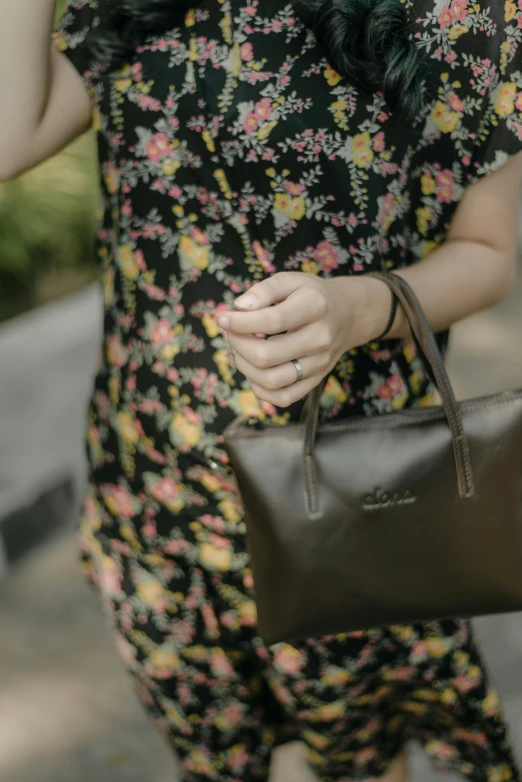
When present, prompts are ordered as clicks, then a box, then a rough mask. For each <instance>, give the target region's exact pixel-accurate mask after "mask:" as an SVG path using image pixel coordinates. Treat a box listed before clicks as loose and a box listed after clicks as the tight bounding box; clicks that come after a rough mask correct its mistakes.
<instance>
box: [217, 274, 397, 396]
mask: <svg viewBox="0 0 522 782" xmlns="http://www.w3.org/2000/svg"><path fill="white" fill-rule="evenodd" d="M370 301H371V306H369V303H370ZM235 304H236V307H237V308H238V309H239V310H240V311H239V312H230V313H227V315H223V316H222V317H221V318H220V319H219V325H220V326H221V327H222V328H223V329H224V330H225V331H226V332H227V335H228V340H229V342H230V345H231V347H232V349H233V351H234V355H235V360H236V366H237V368H238V370H239V371H240V372H242V373H243V374H244V375H245V376H246V378H247V379H248V380H249V381H250V384H251V387H252V390H253V391H254V393H255V394H256V396H258V397H259V398H260V399H262V400H264V401H266V402H271V403H272V404H274V405H276V407H288V406H289V405H291V404H293V403H294V402H296V401H297V400H298V399H301V398H302V397H304V396H305V395H306V394H307V393H308V392H309V391H311V390H312V388H315V386H317V385H318V384H319V383H320V382H321V380H322V378H323V377H324V376H325V375H327V374H328V373H329V372H330V371H331V370H332V369H333V367H334V366H335V365H336V364H337V362H338V361H339V359H340V357H341V356H342V355H343V353H346V351H347V350H351V349H353V348H355V347H358V346H359V345H363V344H365V343H366V342H369V341H371V340H372V339H374V338H375V337H376V336H377V335H378V334H379V333H380V332H381V331H382V330H383V328H384V327H385V325H386V319H387V317H388V315H389V306H390V293H389V291H388V289H387V287H386V285H384V283H382V282H380V281H378V280H374V279H372V278H365V277H357V276H355V277H342V278H339V277H337V278H335V279H329V280H324V279H321V278H320V277H316V276H315V275H313V274H304V273H302V272H281V273H279V274H275V275H274V276H273V277H270V278H268V279H266V280H263V281H262V282H259V283H257V284H256V285H254V286H253V287H252V288H251V289H250V290H249V291H248V293H246V294H244V295H243V296H240V297H239V298H238V299H236V302H235ZM260 335H262V336H265V335H266V337H267V338H266V339H263V338H262V337H261V336H260ZM294 360H298V361H299V363H300V364H301V367H302V374H303V379H302V380H300V381H298V382H296V381H297V369H296V367H295V365H294V364H293V361H294Z"/></svg>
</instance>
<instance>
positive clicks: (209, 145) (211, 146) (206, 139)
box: [201, 128, 216, 152]
mask: <svg viewBox="0 0 522 782" xmlns="http://www.w3.org/2000/svg"><path fill="white" fill-rule="evenodd" d="M201 136H202V138H203V141H204V142H205V144H206V145H207V149H208V151H209V152H215V151H216V145H215V144H214V139H213V138H212V136H211V135H210V133H209V131H208V130H207V129H206V128H205V130H204V131H203V132H202V134H201Z"/></svg>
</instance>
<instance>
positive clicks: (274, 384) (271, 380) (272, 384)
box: [265, 372, 281, 391]
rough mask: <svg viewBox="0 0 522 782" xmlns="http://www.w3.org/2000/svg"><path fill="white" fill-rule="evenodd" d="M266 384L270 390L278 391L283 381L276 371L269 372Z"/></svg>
mask: <svg viewBox="0 0 522 782" xmlns="http://www.w3.org/2000/svg"><path fill="white" fill-rule="evenodd" d="M265 384H266V387H267V388H268V390H269V391H277V389H278V388H280V387H281V383H280V382H279V380H278V378H277V376H276V375H275V373H274V372H269V373H267V375H266V378H265Z"/></svg>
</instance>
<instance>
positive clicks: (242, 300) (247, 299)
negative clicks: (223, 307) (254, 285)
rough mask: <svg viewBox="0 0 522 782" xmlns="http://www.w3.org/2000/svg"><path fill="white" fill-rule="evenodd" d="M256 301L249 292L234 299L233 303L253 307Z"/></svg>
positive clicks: (237, 305)
mask: <svg viewBox="0 0 522 782" xmlns="http://www.w3.org/2000/svg"><path fill="white" fill-rule="evenodd" d="M256 302H257V299H256V297H255V296H252V294H251V293H245V294H244V295H243V296H240V297H239V298H238V299H236V300H235V302H234V303H235V305H236V307H245V308H246V309H250V307H253V306H254V304H256Z"/></svg>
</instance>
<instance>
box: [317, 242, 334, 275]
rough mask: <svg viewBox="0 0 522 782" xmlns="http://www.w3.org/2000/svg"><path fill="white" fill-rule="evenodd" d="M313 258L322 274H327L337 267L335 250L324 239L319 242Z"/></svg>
mask: <svg viewBox="0 0 522 782" xmlns="http://www.w3.org/2000/svg"><path fill="white" fill-rule="evenodd" d="M313 258H314V261H317V263H318V264H319V266H320V267H321V271H322V272H329V271H331V270H332V269H337V268H338V266H339V261H338V258H337V250H336V249H335V247H334V245H333V244H332V243H331V242H328V241H327V240H326V239H324V240H323V241H322V242H319V244H318V245H317V247H316V248H315V250H314V254H313Z"/></svg>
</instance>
